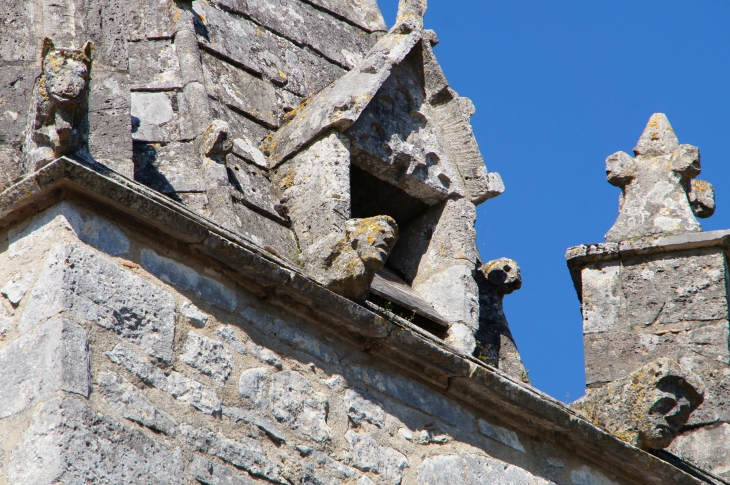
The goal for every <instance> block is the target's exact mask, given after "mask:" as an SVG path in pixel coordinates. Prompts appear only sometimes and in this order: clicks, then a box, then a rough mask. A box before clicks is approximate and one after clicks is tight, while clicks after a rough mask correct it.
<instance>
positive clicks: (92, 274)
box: [18, 244, 175, 361]
mask: <svg viewBox="0 0 730 485" xmlns="http://www.w3.org/2000/svg"><path fill="white" fill-rule="evenodd" d="M59 312H65V313H68V314H70V315H73V316H75V317H78V318H82V319H85V320H90V321H93V322H95V323H96V324H97V325H100V326H102V327H104V328H107V329H109V330H111V331H112V332H114V333H116V334H117V335H119V336H121V337H122V338H124V339H126V340H128V341H130V342H132V343H135V344H137V345H139V346H140V348H141V349H142V350H144V351H145V352H147V353H148V354H150V355H152V356H154V357H158V358H160V359H163V360H166V361H170V360H172V342H173V339H174V333H175V301H174V300H173V298H172V295H170V294H169V293H167V292H165V291H162V290H161V289H160V288H159V287H157V286H155V285H153V284H151V283H149V282H148V281H147V280H144V279H142V278H140V277H139V276H136V275H134V274H133V273H131V272H129V271H126V270H123V269H122V268H120V267H119V266H117V265H116V264H115V263H113V262H112V261H110V260H108V259H106V258H105V257H104V256H101V255H99V254H96V253H94V252H92V251H89V250H87V249H84V248H82V247H81V246H79V245H76V244H58V245H56V246H55V247H54V248H53V250H52V251H51V253H50V255H49V256H48V259H47V261H46V265H45V267H44V268H43V271H42V272H41V274H40V276H39V277H38V281H37V282H36V284H35V286H34V287H33V290H32V291H31V294H30V296H29V300H28V302H27V305H26V310H25V312H24V313H23V316H22V318H21V320H20V323H19V325H18V330H19V331H20V332H25V331H27V330H29V329H31V328H33V327H34V326H35V325H37V324H38V323H40V322H42V321H43V320H45V319H46V318H49V317H51V316H53V315H55V314H56V313H59Z"/></svg>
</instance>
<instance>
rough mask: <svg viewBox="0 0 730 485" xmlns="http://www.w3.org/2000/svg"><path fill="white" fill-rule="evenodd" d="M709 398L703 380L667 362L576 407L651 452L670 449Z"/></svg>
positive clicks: (647, 367)
mask: <svg viewBox="0 0 730 485" xmlns="http://www.w3.org/2000/svg"><path fill="white" fill-rule="evenodd" d="M703 399H704V385H703V384H702V381H700V380H699V378H698V377H696V376H695V375H694V374H692V373H691V372H690V371H688V370H687V369H685V368H684V367H682V366H681V365H680V364H679V363H678V362H676V361H673V360H670V359H666V358H662V359H658V360H656V361H654V362H651V363H649V364H647V365H645V366H644V367H642V368H641V369H639V370H638V371H636V372H634V373H633V374H631V375H629V376H627V377H624V378H622V379H619V380H616V381H614V382H612V383H610V384H608V385H606V386H603V387H601V388H598V389H593V390H590V391H589V392H588V395H587V396H585V397H584V398H582V399H580V400H578V401H576V402H575V403H573V407H574V408H576V409H577V410H578V411H580V412H582V413H583V414H585V415H586V417H587V418H589V419H590V420H591V421H593V423H595V424H597V425H599V426H603V427H605V428H606V429H607V430H608V431H609V432H611V433H612V434H614V435H616V436H618V437H619V438H621V439H622V440H624V441H626V442H628V443H630V444H632V445H634V446H636V447H638V448H642V449H645V450H646V449H662V448H666V447H667V446H669V445H670V444H671V443H672V440H674V438H675V437H676V436H677V434H679V431H680V429H681V428H682V426H684V425H685V424H686V423H687V420H688V419H689V416H690V414H691V413H692V412H693V411H694V410H695V409H697V407H698V406H699V405H700V404H702V401H703Z"/></svg>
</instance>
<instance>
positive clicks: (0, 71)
mask: <svg viewBox="0 0 730 485" xmlns="http://www.w3.org/2000/svg"><path fill="white" fill-rule="evenodd" d="M10 3H11V4H16V3H17V4H18V5H20V4H21V3H22V2H10ZM5 5H6V4H5V3H3V6H0V9H2V8H4V7H5ZM0 18H3V19H6V18H7V17H2V13H0ZM3 38H4V39H3V40H5V38H12V39H14V40H17V39H16V37H15V35H8V36H3ZM0 42H2V41H0ZM2 52H3V51H2V47H0V55H2V54H1V53H2ZM39 55H40V51H39V52H34V56H33V58H35V57H36V56H39ZM0 66H2V68H0V145H4V146H5V148H7V149H8V150H11V151H15V150H20V147H21V146H22V145H23V140H24V138H25V128H26V124H27V121H28V113H29V111H30V109H31V102H32V99H33V95H32V93H33V85H34V83H35V80H36V77H38V75H39V74H40V69H39V67H38V66H37V65H36V64H35V63H33V64H31V63H25V64H10V65H4V64H0ZM3 165H5V164H3ZM2 168H3V169H4V172H5V173H3V174H2V175H3V178H2V179H0V180H1V181H2V182H3V183H4V184H7V183H8V182H10V181H12V180H14V179H15V178H17V177H19V176H20V175H21V174H22V173H23V172H24V169H23V168H22V167H20V166H18V168H17V169H16V168H14V167H5V166H3V167H2ZM6 180H7V182H6Z"/></svg>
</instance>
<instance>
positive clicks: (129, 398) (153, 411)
mask: <svg viewBox="0 0 730 485" xmlns="http://www.w3.org/2000/svg"><path fill="white" fill-rule="evenodd" d="M97 381H98V388H97V390H98V391H99V392H101V394H102V395H103V396H104V399H106V401H107V402H109V404H111V405H112V408H114V410H115V411H116V412H118V413H119V414H120V415H122V416H124V417H125V418H127V419H129V420H132V421H134V422H135V423H139V424H141V425H142V426H146V427H148V428H151V429H154V430H155V431H160V432H162V433H165V434H167V435H173V434H175V429H176V427H177V423H176V422H175V421H174V420H173V419H172V418H170V417H169V416H168V415H167V414H165V413H163V412H161V411H160V410H158V409H157V408H155V406H154V405H153V404H152V403H151V402H150V400H149V399H147V398H146V397H145V395H144V394H143V393H142V391H141V390H139V389H137V388H136V387H135V386H134V385H133V384H132V383H131V382H129V381H128V380H127V379H125V378H124V377H122V376H120V375H118V374H115V373H114V372H109V371H104V372H102V373H101V374H99V377H98V379H97Z"/></svg>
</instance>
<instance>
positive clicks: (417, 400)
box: [343, 365, 474, 432]
mask: <svg viewBox="0 0 730 485" xmlns="http://www.w3.org/2000/svg"><path fill="white" fill-rule="evenodd" d="M343 372H344V374H345V377H346V378H347V380H348V381H352V380H356V381H358V382H361V383H363V384H365V385H367V386H369V387H370V388H372V389H375V390H376V391H378V392H381V393H383V394H386V395H388V396H391V397H394V398H395V399H397V400H399V401H401V402H402V403H403V404H405V405H407V406H410V407H413V408H415V409H418V410H419V411H421V412H424V413H427V414H430V415H431V416H434V417H436V418H439V419H442V420H444V421H446V422H447V423H448V424H450V425H452V426H454V427H456V428H459V429H461V430H463V431H465V432H472V431H474V417H473V416H472V415H471V414H470V413H469V412H468V411H467V410H466V409H464V408H463V407H461V406H458V405H455V404H454V402H453V401H451V400H449V399H447V398H445V397H444V396H442V395H441V394H438V393H436V392H434V391H432V390H430V389H428V388H427V387H426V386H424V385H422V384H420V383H417V382H415V381H413V380H410V379H407V378H405V377H403V376H400V375H397V374H393V375H389V374H386V373H384V372H379V371H377V370H375V369H373V368H369V367H360V366H356V365H351V366H349V367H347V368H346V369H344V370H343ZM381 401H382V399H381Z"/></svg>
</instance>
